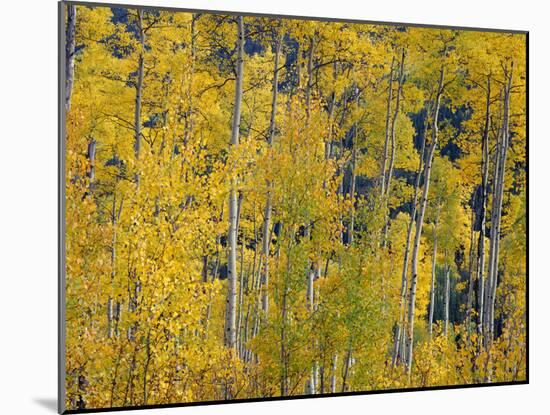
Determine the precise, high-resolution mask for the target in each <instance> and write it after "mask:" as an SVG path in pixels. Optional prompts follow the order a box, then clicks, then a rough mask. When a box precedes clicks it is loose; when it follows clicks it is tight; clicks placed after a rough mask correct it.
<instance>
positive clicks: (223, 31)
mask: <svg viewBox="0 0 550 415" xmlns="http://www.w3.org/2000/svg"><path fill="white" fill-rule="evenodd" d="M65 18H66V33H65V34H66V68H65V77H66V84H65V87H66V88H65V89H66V94H65V108H66V137H65V138H64V139H65V146H66V158H65V163H66V171H65V174H66V184H65V194H66V216H65V220H66V328H67V340H66V345H65V348H66V390H67V392H66V405H67V407H68V408H69V409H82V408H101V407H120V406H134V405H145V404H163V403H177V402H196V401H212V400H224V399H243V398H262V397H272V396H281V395H282V396H292V395H304V394H327V393H336V392H348V391H369V390H380V389H391V388H407V387H427V386H437V385H464V384H474V383H486V382H509V381H521V380H525V378H526V353H527V349H526V277H527V276H526V255H527V253H526V226H527V225H526V196H525V195H526V140H527V137H526V105H525V102H526V98H525V97H526V75H525V69H526V68H525V66H526V60H525V56H526V36H525V35H524V34H511V33H500V32H491V31H486V32H479V31H466V30H453V29H441V28H417V27H407V26H387V25H370V24H357V23H345V22H323V21H312V20H294V19H286V18H282V19H281V18H267V17H266V18H262V17H252V16H245V17H243V16H235V15H222V14H199V13H195V14H193V13H184V12H167V11H160V12H159V11H153V10H152V9H125V8H107V7H95V8H89V7H83V6H73V5H68V6H66V15H65Z"/></svg>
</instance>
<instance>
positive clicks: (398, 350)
mask: <svg viewBox="0 0 550 415" xmlns="http://www.w3.org/2000/svg"><path fill="white" fill-rule="evenodd" d="M425 146H426V138H424V139H423V140H422V148H421V149H420V158H419V162H418V170H417V171H416V180H415V185H414V196H413V201H412V211H411V217H410V220H409V225H408V227H407V239H406V242H405V254H404V256H403V272H402V273H401V293H400V295H399V320H398V322H397V332H396V333H395V339H394V344H393V356H392V367H393V366H395V365H396V364H397V362H398V358H399V357H401V360H404V358H405V356H404V355H405V342H404V339H405V325H406V311H407V286H408V278H407V277H408V272H409V271H408V270H409V257H410V249H411V238H412V230H413V226H414V223H415V218H416V210H417V204H418V190H419V188H420V177H421V176H422V165H423V162H424V156H425V155H424V152H425Z"/></svg>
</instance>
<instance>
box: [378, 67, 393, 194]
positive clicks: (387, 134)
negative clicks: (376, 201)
mask: <svg viewBox="0 0 550 415" xmlns="http://www.w3.org/2000/svg"><path fill="white" fill-rule="evenodd" d="M394 62H395V58H392V61H391V66H390V74H389V78H388V100H387V101H386V127H385V134H384V152H383V153H382V171H381V172H380V178H381V180H382V183H381V185H380V196H381V198H382V199H383V198H384V195H385V194H386V167H387V164H388V145H389V143H390V120H391V103H392V99H393V98H392V95H393V65H394Z"/></svg>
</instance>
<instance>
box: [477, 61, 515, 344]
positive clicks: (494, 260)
mask: <svg viewBox="0 0 550 415" xmlns="http://www.w3.org/2000/svg"><path fill="white" fill-rule="evenodd" d="M512 69H513V66H512V68H511V69H510V70H509V71H508V70H506V71H505V74H506V81H507V83H506V85H505V87H504V102H503V106H504V108H503V112H504V113H503V118H502V128H501V140H500V144H499V146H497V152H498V157H497V161H498V163H497V164H498V166H497V169H496V173H497V174H496V182H495V183H494V185H493V187H494V191H493V210H492V211H491V249H490V252H489V275H488V282H487V284H486V289H487V290H488V295H487V296H486V300H487V306H486V308H485V310H486V320H485V322H486V329H485V335H484V338H485V344H486V346H487V347H489V346H490V343H492V340H493V336H494V319H495V316H494V311H495V297H496V289H497V284H498V267H499V248H500V227H501V218H502V200H503V196H504V181H505V173H506V158H507V153H508V142H509V138H510V137H509V136H510V131H509V128H510V126H509V124H510V92H511V89H512Z"/></svg>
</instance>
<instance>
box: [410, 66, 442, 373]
mask: <svg viewBox="0 0 550 415" xmlns="http://www.w3.org/2000/svg"><path fill="white" fill-rule="evenodd" d="M444 77H445V69H444V67H442V68H441V71H440V76H439V84H438V87H437V94H436V98H435V102H434V110H433V116H432V117H433V118H432V142H431V144H430V149H429V151H428V156H427V159H426V164H425V168H424V189H423V191H422V198H421V199H420V207H419V213H418V219H417V221H416V231H415V237H414V245H413V252H412V262H411V286H410V293H409V316H408V317H409V318H408V326H407V331H408V333H407V352H406V354H407V356H406V357H407V373H408V375H409V376H410V373H411V368H412V361H413V344H414V313H415V305H416V287H417V283H418V256H419V252H420V237H421V236H422V226H423V224H424V214H425V213H426V205H427V203H428V193H429V190H430V175H431V172H432V163H433V158H434V154H435V149H436V146H437V139H438V125H437V118H438V116H439V107H440V104H441V95H442V94H443V81H444Z"/></svg>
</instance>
